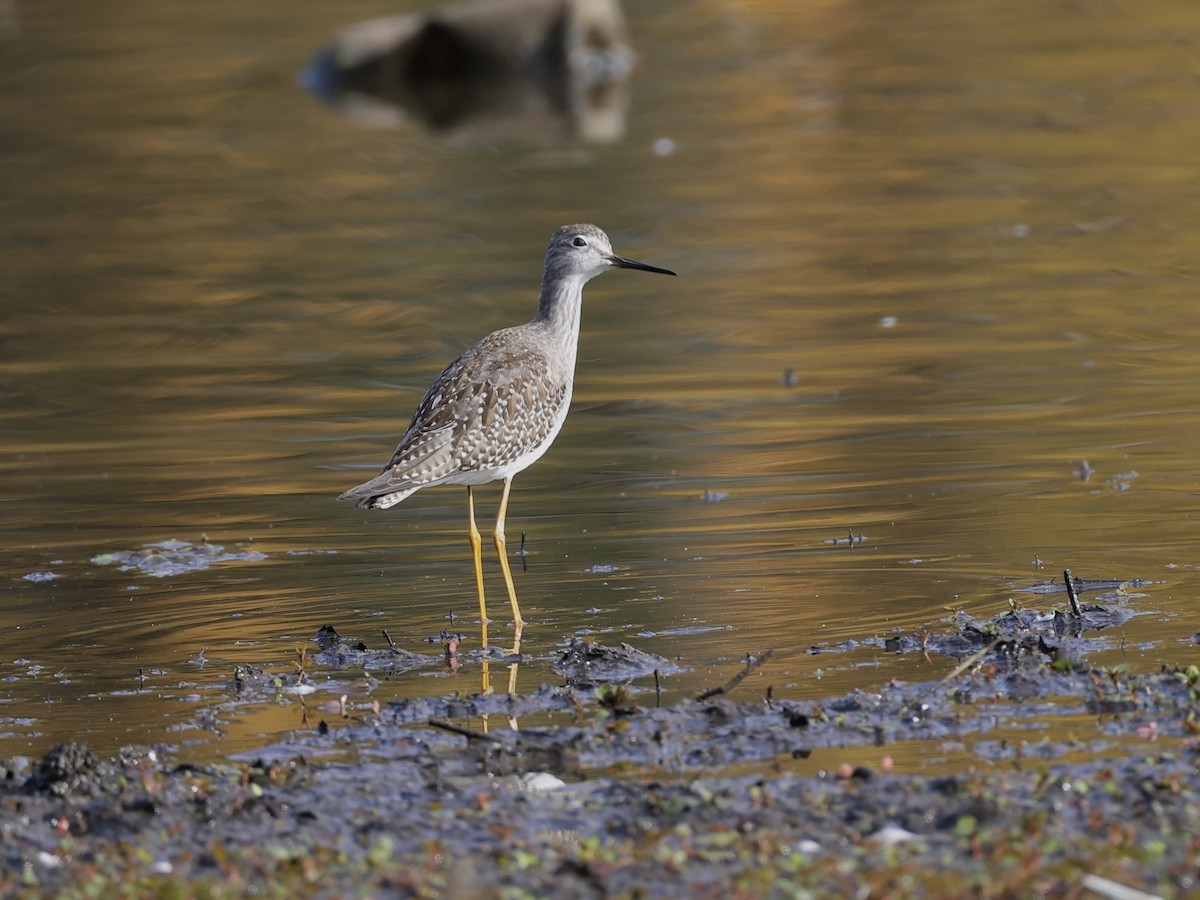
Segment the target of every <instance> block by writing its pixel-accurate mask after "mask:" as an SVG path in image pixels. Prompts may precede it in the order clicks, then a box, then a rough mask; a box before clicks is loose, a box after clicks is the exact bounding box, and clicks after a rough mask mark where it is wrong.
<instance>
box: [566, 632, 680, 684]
mask: <svg viewBox="0 0 1200 900" xmlns="http://www.w3.org/2000/svg"><path fill="white" fill-rule="evenodd" d="M554 671H555V672H557V673H558V674H559V675H561V676H562V677H563V678H565V679H566V680H567V681H568V682H569V683H571V684H576V685H591V684H603V683H606V682H615V681H636V680H637V679H639V678H645V677H646V676H648V675H653V674H654V673H655V672H658V673H659V674H660V675H666V674H673V673H675V672H679V671H681V668H680V667H679V666H677V665H675V664H674V663H672V662H670V661H668V660H667V659H664V658H663V657H661V656H655V655H654V654H652V653H646V652H644V651H642V650H639V649H637V648H636V647H631V646H630V645H629V644H626V643H622V644H621V645H620V646H619V647H610V646H606V645H604V644H598V643H594V642H592V641H581V640H578V639H572V640H571V642H570V643H569V644H568V645H567V649H566V650H564V651H563V654H562V656H560V657H559V658H558V659H557V660H556V661H555V663H554Z"/></svg>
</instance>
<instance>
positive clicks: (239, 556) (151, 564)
mask: <svg viewBox="0 0 1200 900" xmlns="http://www.w3.org/2000/svg"><path fill="white" fill-rule="evenodd" d="M266 558H267V555H266V554H265V553H260V552H259V551H257V550H232V551H227V550H226V549H225V548H224V547H223V546H221V545H220V544H210V543H209V542H208V540H207V538H206V539H204V540H203V541H201V542H200V543H199V544H193V543H190V542H188V541H176V540H170V541H159V542H157V543H153V544H145V545H143V546H142V548H141V549H140V550H118V551H117V552H115V553H101V554H99V555H97V556H93V557H92V560H91V561H92V562H93V563H94V564H95V565H97V566H113V565H115V566H118V567H119V568H120V570H121V571H122V572H133V571H137V572H141V573H142V574H143V575H150V576H152V577H154V578H170V577H173V576H175V575H183V574H185V573H187V572H200V571H203V570H204V569H208V568H210V567H212V566H214V565H218V564H220V563H226V562H257V561H258V560H262V559H266Z"/></svg>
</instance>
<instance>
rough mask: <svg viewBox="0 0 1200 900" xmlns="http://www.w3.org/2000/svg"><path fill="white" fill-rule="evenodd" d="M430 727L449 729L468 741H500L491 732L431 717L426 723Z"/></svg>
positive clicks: (495, 742)
mask: <svg viewBox="0 0 1200 900" xmlns="http://www.w3.org/2000/svg"><path fill="white" fill-rule="evenodd" d="M425 724H426V725H428V726H429V727H430V728H440V729H441V730H442V731H448V732H450V733H451V734H457V735H459V736H460V737H465V738H466V739H467V740H468V741H488V742H490V743H493V744H498V743H500V742H499V741H497V740H496V739H495V738H494V737H492V736H491V735H490V734H484V733H483V732H482V731H473V730H472V729H470V728H463V727H462V726H460V725H455V724H453V723H451V722H441V721H439V720H437V719H429V720H428V721H427V722H426V723H425Z"/></svg>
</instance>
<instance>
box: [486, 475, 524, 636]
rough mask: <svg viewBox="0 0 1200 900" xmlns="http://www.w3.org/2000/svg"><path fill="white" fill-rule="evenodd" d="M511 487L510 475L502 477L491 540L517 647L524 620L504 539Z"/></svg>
mask: <svg viewBox="0 0 1200 900" xmlns="http://www.w3.org/2000/svg"><path fill="white" fill-rule="evenodd" d="M511 487H512V476H511V475H510V476H509V477H508V478H505V479H504V493H503V494H501V495H500V512H499V514H498V515H497V516H496V528H495V530H494V531H493V532H492V541H493V542H494V543H495V545H496V552H497V553H498V554H500V571H502V572H503V573H504V586H505V587H506V588H508V602H509V603H511V604H512V611H513V624H514V625H516V629H517V647H518V648H519V647H520V645H521V629H522V628H524V627H525V620H524V619H522V618H521V607H519V606H518V605H517V589H516V588H515V587H513V580H512V572H511V571H509V568H508V545H507V543H506V542H505V539H504V517H505V515H506V514H507V513H508V491H509V489H510V488H511ZM514 652H515V650H514Z"/></svg>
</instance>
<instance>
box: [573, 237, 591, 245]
mask: <svg viewBox="0 0 1200 900" xmlns="http://www.w3.org/2000/svg"><path fill="white" fill-rule="evenodd" d="M571 246H573V247H586V246H587V241H585V240H584V239H583V238H581V237H576V238H575V240H573V241H571Z"/></svg>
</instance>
